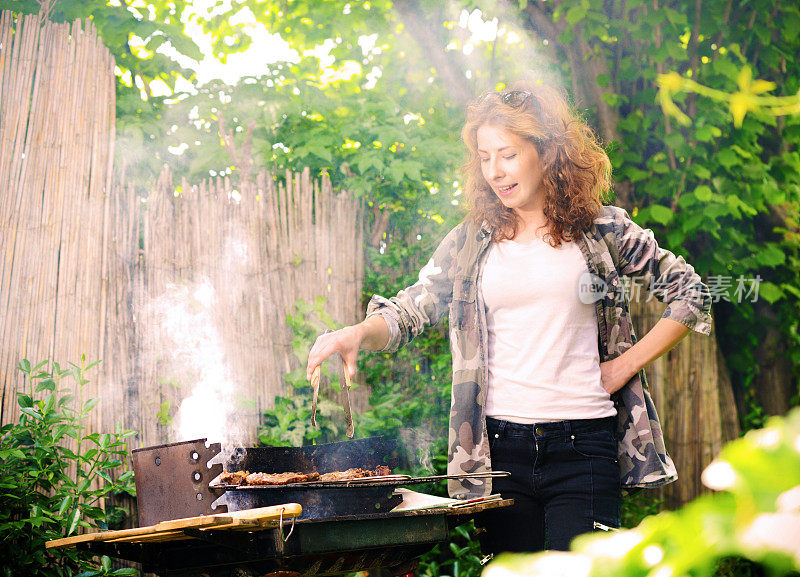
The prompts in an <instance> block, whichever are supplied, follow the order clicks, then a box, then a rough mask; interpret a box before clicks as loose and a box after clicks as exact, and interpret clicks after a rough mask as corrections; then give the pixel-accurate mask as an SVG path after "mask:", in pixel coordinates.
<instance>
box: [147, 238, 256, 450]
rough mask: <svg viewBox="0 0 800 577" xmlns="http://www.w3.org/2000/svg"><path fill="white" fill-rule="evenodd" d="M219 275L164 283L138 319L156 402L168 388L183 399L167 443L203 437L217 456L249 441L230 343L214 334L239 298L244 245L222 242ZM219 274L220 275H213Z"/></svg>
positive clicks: (200, 276)
mask: <svg viewBox="0 0 800 577" xmlns="http://www.w3.org/2000/svg"><path fill="white" fill-rule="evenodd" d="M219 261H220V262H221V266H220V267H219V268H220V269H221V270H218V271H215V272H217V273H218V274H216V275H215V277H216V278H218V279H219V280H218V281H217V283H216V284H218V285H220V286H215V283H213V282H212V281H211V280H210V279H209V277H208V276H205V275H197V274H196V275H195V276H196V278H198V279H199V280H197V281H196V282H183V283H168V284H167V285H166V290H165V291H164V292H163V294H161V295H160V296H158V297H157V298H155V299H153V300H151V301H150V302H149V304H148V305H147V307H146V311H145V314H144V315H143V320H145V321H146V322H147V326H145V327H144V330H145V331H147V333H148V337H149V338H148V339H147V341H148V344H149V345H150V347H152V351H151V352H152V353H154V354H155V355H158V356H157V357H156V356H153V355H149V356H148V359H149V361H150V364H151V366H150V370H155V373H156V376H157V377H158V380H159V382H160V383H161V387H162V390H161V394H162V398H164V397H166V398H169V397H170V396H174V395H175V391H172V390H169V389H168V388H166V387H168V385H169V384H173V385H174V386H175V387H177V388H179V389H181V390H180V392H181V393H183V399H182V400H181V401H180V405H179V407H178V409H177V411H175V412H174V419H173V420H172V423H171V425H172V426H171V428H170V437H171V439H170V441H185V440H191V439H199V438H206V439H208V442H209V443H211V442H220V443H221V444H222V448H223V450H222V457H223V458H226V457H227V456H230V455H231V454H232V453H233V451H234V450H235V449H236V448H237V447H242V446H245V445H246V444H247V443H248V442H249V439H250V437H251V435H249V434H248V432H247V431H246V429H245V427H244V425H243V423H242V418H241V417H242V415H241V414H240V411H239V410H238V409H237V396H236V393H237V388H238V387H237V382H236V378H235V375H234V374H233V371H232V370H231V362H230V360H229V358H228V357H229V355H228V353H227V349H228V346H226V345H230V343H226V342H225V338H224V336H223V334H222V331H221V330H220V325H221V323H220V322H219V321H220V319H224V318H225V315H228V314H231V311H235V310H236V308H237V307H238V306H239V305H240V304H241V302H242V299H243V298H244V294H243V293H244V288H243V287H239V288H238V289H237V287H236V286H235V285H237V284H241V283H239V282H238V280H237V279H241V276H240V274H237V273H241V269H243V268H244V267H245V264H246V261H247V245H246V243H244V242H241V241H239V240H236V239H234V238H233V237H232V236H229V237H227V238H226V241H225V243H224V245H223V249H222V250H221V251H220V254H219ZM219 273H221V274H219Z"/></svg>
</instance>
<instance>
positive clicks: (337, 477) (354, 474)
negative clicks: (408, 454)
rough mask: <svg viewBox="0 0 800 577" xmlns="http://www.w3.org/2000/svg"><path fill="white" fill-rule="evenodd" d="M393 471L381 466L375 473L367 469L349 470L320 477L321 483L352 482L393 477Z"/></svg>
mask: <svg viewBox="0 0 800 577" xmlns="http://www.w3.org/2000/svg"><path fill="white" fill-rule="evenodd" d="M391 473H392V470H391V469H390V468H389V467H386V466H384V465H379V466H378V467H376V468H375V470H374V471H370V470H367V469H358V468H353V469H347V470H346V471H333V472H332V473H325V474H324V475H320V477H319V480H320V481H350V480H351V479H362V478H364V477H382V476H384V475H391Z"/></svg>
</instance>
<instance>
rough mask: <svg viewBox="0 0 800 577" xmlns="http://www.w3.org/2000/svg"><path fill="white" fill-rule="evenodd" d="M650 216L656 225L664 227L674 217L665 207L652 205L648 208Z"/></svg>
mask: <svg viewBox="0 0 800 577" xmlns="http://www.w3.org/2000/svg"><path fill="white" fill-rule="evenodd" d="M650 216H651V218H652V219H653V220H654V221H656V222H657V223H659V224H664V225H666V224H669V223H670V221H671V220H672V218H673V217H674V216H675V215H674V213H673V212H672V211H671V210H670V209H669V208H667V207H666V206H662V205H660V204H654V205H652V206H651V207H650Z"/></svg>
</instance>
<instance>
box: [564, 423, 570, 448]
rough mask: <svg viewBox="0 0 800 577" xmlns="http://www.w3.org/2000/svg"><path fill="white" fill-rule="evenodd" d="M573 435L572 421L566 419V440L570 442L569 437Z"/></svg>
mask: <svg viewBox="0 0 800 577" xmlns="http://www.w3.org/2000/svg"><path fill="white" fill-rule="evenodd" d="M571 436H572V421H569V420H567V421H564V441H565V442H567V443H569V439H570V437H571Z"/></svg>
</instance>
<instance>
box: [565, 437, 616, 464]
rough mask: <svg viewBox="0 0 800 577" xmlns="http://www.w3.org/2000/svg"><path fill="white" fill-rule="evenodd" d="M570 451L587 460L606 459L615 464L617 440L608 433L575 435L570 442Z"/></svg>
mask: <svg viewBox="0 0 800 577" xmlns="http://www.w3.org/2000/svg"><path fill="white" fill-rule="evenodd" d="M570 446H571V448H572V450H573V451H574V452H575V453H577V454H578V455H580V456H581V457H586V458H587V459H608V460H609V461H613V462H615V463H616V462H617V459H618V455H617V440H616V439H615V438H614V435H613V434H612V433H611V432H610V431H593V432H587V433H576V434H574V435H572V438H571V440H570Z"/></svg>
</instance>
